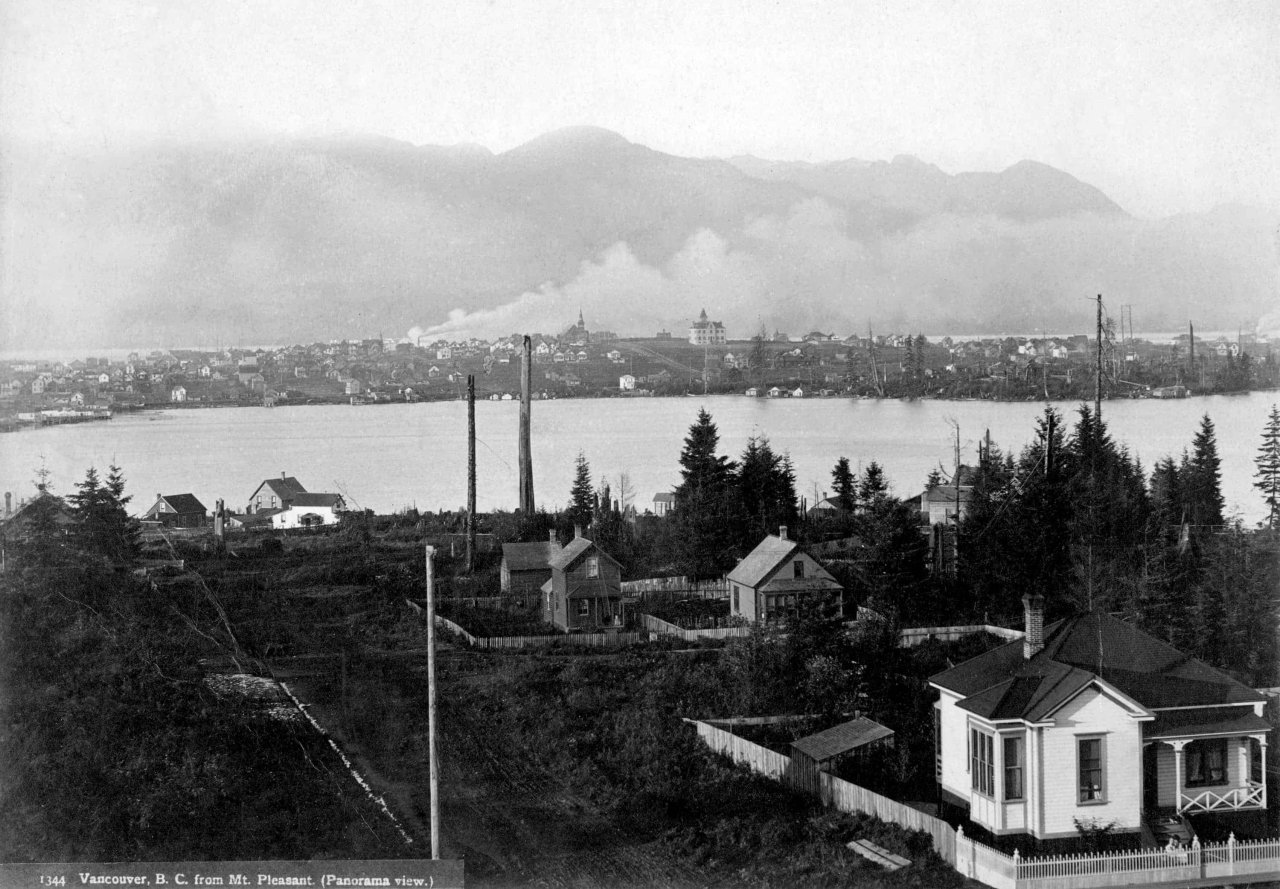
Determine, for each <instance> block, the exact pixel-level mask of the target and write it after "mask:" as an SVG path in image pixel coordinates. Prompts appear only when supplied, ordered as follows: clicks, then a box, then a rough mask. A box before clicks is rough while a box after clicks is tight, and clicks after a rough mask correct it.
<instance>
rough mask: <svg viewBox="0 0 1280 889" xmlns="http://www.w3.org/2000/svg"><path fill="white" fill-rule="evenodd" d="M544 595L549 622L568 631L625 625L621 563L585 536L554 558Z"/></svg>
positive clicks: (545, 612)
mask: <svg viewBox="0 0 1280 889" xmlns="http://www.w3.org/2000/svg"><path fill="white" fill-rule="evenodd" d="M542 595H543V613H544V615H545V619H546V621H547V623H552V624H555V625H556V626H557V627H559V628H560V629H562V630H564V631H566V632H572V631H575V630H585V631H588V632H599V631H601V630H613V629H619V628H621V627H622V624H623V619H624V615H623V608H622V566H621V565H619V564H618V563H617V562H616V561H615V560H614V559H613V557H612V556H610V555H609V554H608V553H606V552H604V551H603V550H601V549H600V547H598V546H596V545H595V543H593V542H592V541H590V540H588V539H587V538H585V537H575V538H574V539H573V540H571V541H570V542H569V545H568V546H566V547H565V548H564V549H562V550H561V551H560V552H559V553H557V554H556V556H555V558H553V559H552V560H551V579H550V580H548V581H547V582H546V583H545V584H543V585H542Z"/></svg>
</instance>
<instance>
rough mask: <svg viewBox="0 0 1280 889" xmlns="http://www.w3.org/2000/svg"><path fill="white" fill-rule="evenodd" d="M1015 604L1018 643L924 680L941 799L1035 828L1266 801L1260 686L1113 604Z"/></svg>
mask: <svg viewBox="0 0 1280 889" xmlns="http://www.w3.org/2000/svg"><path fill="white" fill-rule="evenodd" d="M1023 604H1024V606H1025V609H1026V634H1025V638H1024V639H1023V640H1021V641H1015V642H1010V643H1008V644H1006V645H1003V646H1000V647H999V648H995V649H992V650H991V651H989V652H986V653H985V654H982V655H979V656H978V657H975V658H972V659H970V660H968V661H965V662H964V663H962V664H959V665H957V666H955V667H952V668H951V669H949V670H946V671H944V672H942V673H939V674H937V675H935V676H933V677H932V678H931V679H930V684H931V685H932V686H933V687H934V688H936V689H937V690H938V694H939V700H938V702H937V704H936V705H935V708H936V738H935V740H936V743H937V754H938V756H937V768H938V780H939V783H940V784H941V787H942V791H943V796H944V799H946V800H947V801H948V802H950V803H952V804H954V805H958V806H960V807H963V808H965V809H967V810H968V812H969V818H970V820H971V821H973V822H974V823H975V824H978V825H980V826H982V827H984V828H986V829H987V830H989V831H991V832H992V833H993V834H1001V835H1008V834H1028V835H1030V836H1033V837H1036V838H1037V839H1055V838H1065V837H1076V836H1079V830H1078V824H1086V825H1087V824H1095V825H1106V824H1112V825H1113V826H1114V829H1115V830H1116V831H1117V832H1124V831H1131V832H1137V831H1140V830H1141V829H1142V824H1143V818H1144V816H1151V817H1161V816H1164V817H1168V816H1170V815H1175V816H1176V815H1184V814H1186V815H1193V814H1196V813H1203V812H1214V813H1230V812H1243V811H1259V810H1263V809H1265V808H1266V803H1267V791H1266V783H1265V780H1264V778H1265V774H1264V762H1265V758H1266V747H1267V738H1268V732H1269V730H1270V724H1269V723H1268V722H1267V720H1266V719H1264V718H1263V707H1264V705H1265V701H1266V699H1265V697H1264V696H1263V695H1261V694H1259V693H1258V692H1257V691H1255V690H1254V689H1251V688H1249V687H1247V686H1245V685H1243V684H1241V683H1240V682H1237V681H1236V680H1235V679H1232V678H1231V677H1230V676H1228V675H1226V674H1225V673H1223V672H1221V671H1219V670H1216V669H1214V668H1213V667H1210V666H1209V665H1208V664H1205V663H1203V662H1201V661H1198V660H1196V659H1194V658H1191V657H1188V656H1187V655H1185V654H1183V653H1181V652H1179V651H1178V650H1177V649H1175V648H1173V647H1172V646H1170V645H1168V644H1166V643H1164V642H1161V641H1160V640H1158V639H1156V638H1154V637H1152V636H1149V635H1148V634H1146V633H1144V632H1142V631H1141V630H1139V629H1137V628H1135V627H1133V626H1130V625H1129V624H1127V623H1125V622H1124V621H1122V620H1119V619H1118V618H1115V617H1112V616H1110V615H1108V614H1103V613H1096V612H1094V613H1088V614H1081V615H1077V616H1075V617H1071V618H1067V619H1065V620H1061V621H1058V622H1056V623H1053V624H1051V625H1050V626H1048V627H1045V626H1044V598H1043V597H1042V596H1039V595H1032V596H1027V597H1024V599H1023Z"/></svg>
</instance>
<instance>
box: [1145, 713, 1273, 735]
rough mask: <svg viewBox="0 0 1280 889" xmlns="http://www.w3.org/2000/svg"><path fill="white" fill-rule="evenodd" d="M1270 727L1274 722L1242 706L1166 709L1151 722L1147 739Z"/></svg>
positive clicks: (1262, 730) (1266, 730) (1262, 729)
mask: <svg viewBox="0 0 1280 889" xmlns="http://www.w3.org/2000/svg"><path fill="white" fill-rule="evenodd" d="M1269 731H1271V723H1269V722H1267V720H1266V719H1264V718H1262V717H1261V716H1259V715H1258V714H1256V713H1254V712H1253V711H1252V710H1246V709H1245V708H1243V707H1197V708H1195V709H1192V710H1165V711H1163V712H1161V713H1159V714H1158V715H1157V716H1156V721H1155V722H1153V723H1152V724H1151V725H1150V726H1148V731H1147V732H1146V733H1145V734H1144V735H1143V739H1144V740H1151V739H1155V738H1185V737H1187V736H1188V735H1227V734H1232V733H1238V734H1246V733H1255V732H1269Z"/></svg>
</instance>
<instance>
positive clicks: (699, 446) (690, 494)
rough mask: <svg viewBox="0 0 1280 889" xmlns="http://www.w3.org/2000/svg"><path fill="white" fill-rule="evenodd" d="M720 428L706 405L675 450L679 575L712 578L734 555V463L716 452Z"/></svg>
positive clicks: (735, 516) (735, 522)
mask: <svg viewBox="0 0 1280 889" xmlns="http://www.w3.org/2000/svg"><path fill="white" fill-rule="evenodd" d="M719 445H720V432H719V430H718V429H716V424H715V423H713V422H712V420H711V415H710V414H709V413H707V411H706V409H705V408H704V409H702V410H699V411H698V419H697V421H696V422H695V423H694V424H693V425H692V426H691V427H689V434H688V436H686V438H685V440H684V450H683V451H681V453H680V475H681V478H682V481H681V483H680V485H679V486H678V487H677V488H676V491H675V495H676V509H675V524H676V529H677V535H676V538H675V540H676V545H675V550H676V555H677V558H678V560H679V562H680V564H681V567H682V569H683V571H684V573H685V574H687V575H689V576H691V577H697V578H703V577H714V576H717V575H718V574H720V573H721V572H722V571H725V570H727V569H728V568H729V567H730V566H731V565H732V564H733V562H734V560H735V551H734V550H735V542H736V539H737V533H738V524H737V522H738V500H737V497H736V490H735V485H734V481H735V477H734V470H735V468H736V467H735V466H734V464H733V463H732V462H731V461H730V460H729V459H728V458H727V457H724V456H721V455H720V454H717V453H716V450H717V448H718V447H719Z"/></svg>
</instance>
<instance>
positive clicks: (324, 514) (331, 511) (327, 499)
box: [271, 493, 344, 529]
mask: <svg viewBox="0 0 1280 889" xmlns="http://www.w3.org/2000/svg"><path fill="white" fill-rule="evenodd" d="M343 508H344V504H343V502H342V495H341V494H308V493H300V494H295V495H293V500H292V502H291V503H290V504H289V506H288V508H287V509H283V510H281V511H280V512H278V513H276V514H275V515H273V516H272V517H271V527H273V528H279V529H287V528H317V527H319V526H321V525H333V524H336V523H337V521H338V513H339V512H340V511H341V510H342V509H343Z"/></svg>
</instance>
